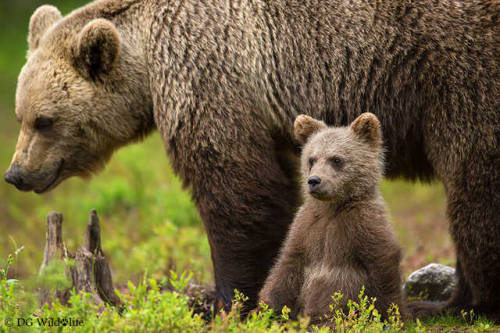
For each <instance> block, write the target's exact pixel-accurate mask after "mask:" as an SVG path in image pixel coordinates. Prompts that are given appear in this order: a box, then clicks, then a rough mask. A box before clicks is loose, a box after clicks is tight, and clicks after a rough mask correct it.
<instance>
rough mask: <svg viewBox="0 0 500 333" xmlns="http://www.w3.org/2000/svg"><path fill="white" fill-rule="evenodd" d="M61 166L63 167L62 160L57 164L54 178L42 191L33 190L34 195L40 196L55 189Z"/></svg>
mask: <svg viewBox="0 0 500 333" xmlns="http://www.w3.org/2000/svg"><path fill="white" fill-rule="evenodd" d="M63 165H64V159H62V160H61V161H60V162H59V166H58V167H57V170H56V172H55V173H54V176H53V177H52V179H51V180H50V182H49V183H48V184H47V185H45V187H43V188H42V189H35V190H34V191H35V193H36V194H41V193H44V192H47V191H48V190H50V189H51V188H53V187H55V185H56V184H57V183H58V182H57V181H58V180H59V177H60V176H61V173H62V170H63Z"/></svg>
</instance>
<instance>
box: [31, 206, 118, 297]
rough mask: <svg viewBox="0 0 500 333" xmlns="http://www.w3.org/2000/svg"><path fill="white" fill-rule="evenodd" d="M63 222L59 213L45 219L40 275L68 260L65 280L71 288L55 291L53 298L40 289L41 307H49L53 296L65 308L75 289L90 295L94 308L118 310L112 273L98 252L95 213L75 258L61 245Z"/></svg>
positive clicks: (98, 226) (50, 293)
mask: <svg viewBox="0 0 500 333" xmlns="http://www.w3.org/2000/svg"><path fill="white" fill-rule="evenodd" d="M62 222H63V216H62V215H61V214H60V213H57V212H51V213H49V215H48V216H47V233H46V244H45V252H44V257H43V262H42V266H41V268H40V274H44V272H45V270H46V269H47V266H48V265H49V263H50V262H51V261H53V260H71V261H73V264H72V265H68V266H66V276H67V278H68V279H70V280H71V288H69V289H64V290H56V291H55V295H52V292H51V291H50V290H47V289H42V290H41V292H40V296H41V300H40V301H41V303H42V304H44V303H51V301H52V297H53V296H55V297H57V298H58V299H59V301H60V302H61V304H67V303H68V300H69V297H70V291H71V290H72V289H73V288H74V289H75V290H76V292H82V291H84V292H88V293H90V294H91V295H92V299H93V302H94V303H95V304H102V305H104V304H105V303H107V304H111V305H113V306H120V305H121V301H120V298H119V297H118V296H117V295H116V294H115V291H114V288H113V280H112V277H111V269H110V268H109V264H108V261H107V260H106V257H105V256H104V253H103V251H102V248H101V227H100V225H99V218H98V217H97V213H96V211H95V210H92V211H91V212H90V221H89V223H88V225H87V232H86V234H85V245H84V246H82V247H81V248H79V249H78V251H77V252H76V254H75V255H73V254H71V253H69V252H68V250H67V249H66V247H65V246H64V243H63V241H62V239H63V238H62Z"/></svg>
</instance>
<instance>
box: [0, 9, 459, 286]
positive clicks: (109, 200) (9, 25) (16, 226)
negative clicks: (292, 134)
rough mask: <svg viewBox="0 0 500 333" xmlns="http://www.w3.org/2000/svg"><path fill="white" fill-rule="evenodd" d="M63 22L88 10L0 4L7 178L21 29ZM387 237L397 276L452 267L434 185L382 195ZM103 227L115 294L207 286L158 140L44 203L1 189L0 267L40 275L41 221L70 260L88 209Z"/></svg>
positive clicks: (199, 230) (0, 106)
mask: <svg viewBox="0 0 500 333" xmlns="http://www.w3.org/2000/svg"><path fill="white" fill-rule="evenodd" d="M45 3H51V4H53V5H55V6H57V7H58V8H59V9H60V10H61V12H62V13H63V15H64V14H67V13H68V12H69V11H70V10H72V9H75V8H77V7H79V6H81V5H83V4H85V3H87V1H81V0H67V1H62V0H61V1H50V0H48V1H38V0H22V1H19V0H17V1H5V0H2V1H0V171H1V174H2V179H3V172H4V171H5V170H6V169H7V167H8V165H9V162H10V159H11V156H12V153H13V152H14V147H15V143H16V138H17V133H18V130H19V125H18V124H17V122H16V119H15V115H14V96H15V88H16V81H17V75H18V73H19V71H20V69H21V67H22V66H23V64H24V62H25V55H26V50H27V41H26V40H27V31H28V22H29V18H30V16H31V14H32V13H33V11H34V10H35V9H36V8H37V7H38V6H40V5H42V4H45ZM382 190H383V194H384V197H385V198H386V201H387V202H388V205H389V208H390V211H391V215H392V220H393V223H394V227H395V229H396V232H397V234H398V237H399V240H400V242H401V243H402V245H403V248H404V249H405V259H404V263H403V266H404V272H405V274H408V273H409V272H410V271H411V270H413V269H415V268H418V267H420V266H422V265H424V264H426V263H428V262H431V261H437V262H441V263H444V264H453V263H454V254H453V247H452V243H451V241H450V239H449V236H448V232H447V223H446V218H445V196H444V192H443V188H442V186H441V185H440V184H433V185H423V184H411V183H407V182H404V181H396V182H388V181H385V182H384V183H383V185H382ZM92 208H96V209H97V212H98V214H99V216H100V217H101V223H102V238H103V249H104V251H105V253H106V255H107V256H108V258H110V261H111V264H112V269H113V271H114V275H115V281H116V282H117V285H120V284H123V283H125V282H126V281H127V280H132V281H134V282H136V281H138V280H139V279H141V278H142V277H143V276H144V275H147V276H151V277H153V278H160V277H161V276H164V275H166V274H167V273H168V271H169V270H170V269H174V270H178V271H182V270H190V271H192V272H193V273H194V275H193V277H194V278H195V279H196V280H198V281H202V282H211V281H212V271H211V263H210V253H209V246H208V243H207V240H206V236H205V233H204V231H203V227H202V223H201V221H200V218H199V216H198V213H197V211H196V210H195V208H194V207H193V205H192V203H191V201H190V195H189V193H188V192H186V191H183V190H182V188H181V185H180V182H179V180H178V179H177V178H176V177H175V176H174V175H173V173H172V170H171V168H170V166H169V163H168V159H167V157H166V155H165V153H164V148H163V145H162V142H161V140H160V138H159V136H158V134H157V133H155V134H153V135H152V136H151V137H149V138H148V139H147V140H145V142H142V143H140V144H136V145H132V146H129V147H127V148H124V149H122V150H120V151H119V152H117V153H116V154H115V155H114V157H113V158H112V160H111V162H110V163H109V165H108V166H107V168H106V170H105V171H104V172H102V173H101V174H99V175H98V176H96V177H94V179H93V180H92V181H90V182H88V183H87V182H83V181H82V180H79V179H70V180H67V181H66V182H65V183H64V184H62V185H61V186H59V187H58V188H57V189H56V190H54V191H52V192H51V193H48V194H44V195H41V196H39V195H36V194H33V193H21V192H18V191H17V190H15V188H14V187H12V186H10V185H7V184H6V183H5V182H3V180H2V181H0V230H1V234H0V265H3V264H4V262H5V259H6V258H7V256H8V254H9V253H13V252H14V251H15V250H16V249H18V248H20V247H21V246H24V249H23V250H22V251H20V252H19V254H18V255H17V258H16V260H15V263H14V267H13V268H12V269H11V271H10V275H11V276H12V277H15V278H27V277H29V276H32V275H33V274H35V273H37V272H38V269H39V267H40V264H41V261H42V255H43V248H44V245H45V216H46V215H47V214H48V213H49V211H51V210H57V211H59V212H61V213H63V214H64V218H65V219H64V224H63V240H64V242H65V244H66V246H67V247H68V249H69V250H70V251H72V252H74V251H76V249H77V247H79V246H81V245H83V241H84V234H85V226H86V224H87V221H88V213H89V211H90V209H92Z"/></svg>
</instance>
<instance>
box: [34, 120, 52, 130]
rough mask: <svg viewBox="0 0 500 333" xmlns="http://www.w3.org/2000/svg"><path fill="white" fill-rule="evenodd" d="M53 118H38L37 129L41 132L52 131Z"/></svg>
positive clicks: (36, 121)
mask: <svg viewBox="0 0 500 333" xmlns="http://www.w3.org/2000/svg"><path fill="white" fill-rule="evenodd" d="M52 124H53V121H52V118H47V117H38V118H36V120H35V129H36V130H37V131H40V132H47V131H50V130H51V129H52Z"/></svg>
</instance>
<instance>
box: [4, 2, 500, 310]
mask: <svg viewBox="0 0 500 333" xmlns="http://www.w3.org/2000/svg"><path fill="white" fill-rule="evenodd" d="M499 6H500V5H499V2H498V1H496V0H471V1H454V0H441V1H433V2H429V1H425V0H417V1H412V2H405V1H398V0H389V1H377V0H369V1H358V0H354V1H347V0H325V1H303V0H274V1H267V0H254V1H214V0H212V1H210V0H168V1H167V0H165V1H159V0H125V1H123V0H99V1H95V2H93V3H91V4H89V5H88V6H86V7H84V8H81V9H79V10H77V11H75V12H73V13H72V14H70V15H68V16H67V17H64V18H62V17H61V15H60V13H59V12H58V11H57V9H55V8H54V7H50V6H44V7H41V8H39V9H38V10H37V11H36V12H35V14H34V15H33V17H32V19H31V22H30V36H29V54H28V60H27V64H26V65H25V67H24V68H23V70H22V72H21V74H20V77H19V83H18V90H17V98H16V115H17V117H18V119H19V121H20V122H21V133H20V136H19V142H18V145H17V148H16V153H15V155H14V158H13V161H12V164H11V166H10V168H9V170H8V172H7V173H6V180H7V181H8V182H9V183H12V184H14V185H16V186H17V188H19V189H21V190H35V191H36V192H44V191H48V190H50V189H52V188H54V187H55V186H56V185H57V184H59V183H60V182H61V181H62V180H64V179H65V178H68V177H70V176H73V175H83V176H85V175H88V174H90V173H91V172H93V171H96V170H97V169H98V168H99V167H100V166H102V165H103V164H104V163H105V162H106V160H107V159H108V158H109V157H110V156H111V154H112V152H113V150H115V149H117V148H118V147H120V146H123V145H126V144H127V143H129V142H131V141H135V140H138V139H140V138H141V137H143V136H144V135H146V134H147V133H149V132H150V131H151V130H152V129H153V128H154V127H155V126H156V127H157V128H158V130H159V131H160V133H161V135H162V136H163V139H164V141H165V146H166V148H167V151H168V154H169V157H170V160H171V162H172V163H173V166H174V168H175V170H176V172H177V173H178V175H179V176H180V177H181V178H182V179H183V181H184V184H185V185H186V187H188V188H189V189H190V190H191V191H192V194H193V199H194V201H195V203H196V205H197V207H198V209H199V211H200V214H201V216H202V218H203V221H204V223H205V227H206V230H207V233H208V238H209V241H210V245H211V249H212V259H213V263H214V269H215V281H216V287H217V295H218V297H219V299H220V300H221V301H222V303H223V304H224V305H225V306H226V307H227V306H229V304H230V299H231V296H232V295H233V290H234V289H236V288H237V289H239V290H240V291H242V292H243V293H245V294H246V295H248V296H250V299H251V301H252V302H254V301H255V299H256V295H257V292H258V290H259V288H260V287H261V285H262V282H263V280H264V278H265V277H266V274H267V272H268V270H269V268H270V266H271V264H272V262H273V259H274V258H275V255H276V253H277V251H278V249H279V247H280V245H281V242H282V240H283V238H284V236H285V233H286V230H287V227H288V225H289V223H290V222H291V221H292V218H293V215H294V213H295V210H296V207H297V206H298V204H299V202H300V198H299V189H298V185H297V182H296V175H297V160H298V157H297V155H298V154H297V151H298V148H297V147H298V145H297V143H296V142H295V141H294V139H293V120H294V118H295V117H296V116H297V115H298V114H300V113H306V114H309V115H311V116H312V117H314V118H317V119H322V120H324V121H325V122H326V123H327V124H328V125H335V126H339V125H346V124H347V123H349V122H351V121H353V120H354V119H355V118H356V117H357V116H358V115H359V114H361V113H362V112H368V111H369V112H372V113H374V114H376V115H377V117H378V118H379V119H380V121H381V124H382V127H383V131H384V138H385V146H386V148H387V164H388V168H387V170H386V174H387V175H388V176H389V177H398V176H401V177H405V178H409V179H423V180H430V179H433V178H439V179H441V180H442V181H443V182H444V184H445V187H446V193H447V196H448V215H449V218H450V224H451V227H450V231H451V233H452V236H453V239H454V241H455V244H456V250H457V258H458V261H457V268H458V269H457V274H458V277H459V288H458V293H457V294H456V295H455V297H454V298H453V299H452V300H451V301H450V303H449V304H448V305H449V306H450V307H451V308H462V307H463V308H467V309H469V308H474V309H475V311H477V312H481V313H485V314H488V315H490V316H491V317H492V318H495V319H497V320H500V288H498V286H497V284H498V281H500V258H499V257H500V242H499V241H498V240H499V238H500V152H499V140H500V114H499V110H500V104H499V103H500V96H499V89H500V59H499V54H500V47H499V46H500V40H499V39H500V23H499V17H500V7H499Z"/></svg>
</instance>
